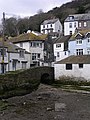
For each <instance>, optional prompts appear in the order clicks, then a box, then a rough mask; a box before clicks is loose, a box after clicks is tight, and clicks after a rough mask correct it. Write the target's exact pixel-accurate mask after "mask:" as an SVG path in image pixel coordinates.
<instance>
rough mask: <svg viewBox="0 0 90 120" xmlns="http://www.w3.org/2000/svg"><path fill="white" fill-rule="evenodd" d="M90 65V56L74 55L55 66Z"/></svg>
mask: <svg viewBox="0 0 90 120" xmlns="http://www.w3.org/2000/svg"><path fill="white" fill-rule="evenodd" d="M80 63H81V64H90V55H77V56H75V55H72V56H69V57H67V58H65V59H63V60H61V61H58V62H56V63H55V64H80Z"/></svg>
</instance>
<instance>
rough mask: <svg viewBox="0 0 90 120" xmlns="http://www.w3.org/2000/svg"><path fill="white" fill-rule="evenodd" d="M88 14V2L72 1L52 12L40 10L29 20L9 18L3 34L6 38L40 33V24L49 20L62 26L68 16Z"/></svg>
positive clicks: (83, 0) (89, 8)
mask: <svg viewBox="0 0 90 120" xmlns="http://www.w3.org/2000/svg"><path fill="white" fill-rule="evenodd" d="M88 12H90V0H72V1H71V2H68V3H66V4H63V5H62V6H60V7H55V8H53V9H52V10H50V11H48V12H47V13H44V12H43V11H42V10H40V11H39V12H38V13H37V14H36V15H34V16H30V17H29V18H23V19H18V20H17V19H16V18H9V19H6V22H5V26H6V27H5V28H6V29H5V34H6V35H7V36H17V35H18V34H21V33H24V32H26V31H27V30H28V29H29V30H34V31H40V24H41V23H42V22H43V21H44V20H46V19H50V18H59V19H60V21H61V23H62V24H63V22H64V20H65V18H66V17H67V16H68V15H69V14H76V13H78V14H82V13H88Z"/></svg>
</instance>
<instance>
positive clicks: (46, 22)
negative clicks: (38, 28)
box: [42, 18, 59, 25]
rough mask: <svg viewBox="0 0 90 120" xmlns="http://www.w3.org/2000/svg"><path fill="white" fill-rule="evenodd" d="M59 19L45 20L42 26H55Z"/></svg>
mask: <svg viewBox="0 0 90 120" xmlns="http://www.w3.org/2000/svg"><path fill="white" fill-rule="evenodd" d="M58 20H59V19H58V18H56V19H50V20H45V21H44V22H43V23H42V25H47V24H53V23H55V22H57V21H58Z"/></svg>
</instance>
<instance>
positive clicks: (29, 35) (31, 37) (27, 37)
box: [9, 32, 47, 43]
mask: <svg viewBox="0 0 90 120" xmlns="http://www.w3.org/2000/svg"><path fill="white" fill-rule="evenodd" d="M46 37H47V35H46V34H42V35H39V36H38V35H35V34H33V33H31V32H30V33H24V34H21V35H19V36H17V37H12V38H9V41H10V42H13V43H18V42H26V41H38V40H40V41H41V40H42V41H44V40H45V39H46Z"/></svg>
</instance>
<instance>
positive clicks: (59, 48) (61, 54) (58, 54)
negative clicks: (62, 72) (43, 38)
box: [54, 35, 71, 61]
mask: <svg viewBox="0 0 90 120" xmlns="http://www.w3.org/2000/svg"><path fill="white" fill-rule="evenodd" d="M70 37H71V35H67V36H61V37H59V38H57V39H56V41H55V42H54V56H55V61H60V60H62V59H64V58H66V57H68V56H69V51H68V41H69V39H70Z"/></svg>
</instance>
